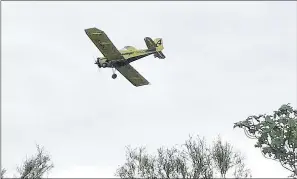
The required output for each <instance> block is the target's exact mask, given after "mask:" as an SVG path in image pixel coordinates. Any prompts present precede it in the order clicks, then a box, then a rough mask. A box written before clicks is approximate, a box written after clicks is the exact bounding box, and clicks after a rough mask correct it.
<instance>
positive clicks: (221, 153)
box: [212, 137, 251, 178]
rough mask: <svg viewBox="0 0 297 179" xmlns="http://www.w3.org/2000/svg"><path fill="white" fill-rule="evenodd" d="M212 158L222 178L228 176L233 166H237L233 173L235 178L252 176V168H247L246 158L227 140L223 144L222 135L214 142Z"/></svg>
mask: <svg viewBox="0 0 297 179" xmlns="http://www.w3.org/2000/svg"><path fill="white" fill-rule="evenodd" d="M212 158H213V162H214V165H215V167H216V168H217V170H218V171H219V173H220V174H221V177H222V178H226V174H227V172H228V171H229V170H230V169H231V168H233V167H234V168H235V171H234V174H233V175H234V177H235V178H247V177H251V174H250V170H248V169H246V168H245V164H244V163H243V160H244V158H243V157H242V156H241V154H240V153H239V152H235V151H234V150H233V147H232V145H231V144H230V143H228V142H225V144H223V142H222V140H221V138H220V137H219V138H218V139H217V140H216V141H215V142H214V145H213V147H212Z"/></svg>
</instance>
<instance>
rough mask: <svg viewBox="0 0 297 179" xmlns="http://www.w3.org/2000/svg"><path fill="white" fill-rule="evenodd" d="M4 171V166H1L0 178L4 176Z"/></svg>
mask: <svg viewBox="0 0 297 179" xmlns="http://www.w3.org/2000/svg"><path fill="white" fill-rule="evenodd" d="M5 172H6V170H5V168H1V179H2V178H4V174H5Z"/></svg>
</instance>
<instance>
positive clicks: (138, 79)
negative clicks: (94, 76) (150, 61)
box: [85, 28, 165, 87]
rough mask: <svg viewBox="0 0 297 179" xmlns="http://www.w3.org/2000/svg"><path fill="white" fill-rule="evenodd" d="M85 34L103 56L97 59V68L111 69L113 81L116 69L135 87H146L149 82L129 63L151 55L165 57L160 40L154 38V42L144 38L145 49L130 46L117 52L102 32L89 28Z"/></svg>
mask: <svg viewBox="0 0 297 179" xmlns="http://www.w3.org/2000/svg"><path fill="white" fill-rule="evenodd" d="M85 32H86V34H87V35H88V36H89V38H90V39H91V41H92V42H93V43H94V44H95V46H96V47H97V48H98V49H99V51H100V52H101V53H102V54H103V56H104V57H98V58H97V60H96V61H95V64H96V65H98V67H99V68H112V69H113V74H112V78H113V79H115V78H116V77H117V75H116V74H115V69H116V70H117V71H119V72H120V73H121V74H122V75H123V76H124V77H125V78H126V79H127V80H129V81H130V82H131V83H132V84H133V85H134V86H136V87H137V86H143V85H148V84H149V82H148V81H147V80H146V79H145V78H144V77H143V76H142V75H141V74H140V73H138V72H137V71H136V70H135V69H134V68H133V67H132V66H131V65H130V63H131V62H133V61H135V60H139V59H141V58H143V57H146V56H148V55H151V54H154V57H155V58H159V59H164V58H165V55H164V54H163V53H162V50H163V49H164V47H163V41H162V38H156V39H154V40H152V39H151V38H150V37H146V38H144V41H145V43H146V46H147V49H136V48H135V47H132V46H125V47H124V48H123V49H121V50H118V49H117V48H116V47H115V45H114V44H113V43H112V42H111V40H110V39H109V38H108V37H107V35H106V34H105V32H104V31H102V30H99V29H97V28H89V29H85Z"/></svg>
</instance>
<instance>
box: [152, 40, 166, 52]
mask: <svg viewBox="0 0 297 179" xmlns="http://www.w3.org/2000/svg"><path fill="white" fill-rule="evenodd" d="M154 42H155V44H156V48H157V51H162V50H163V49H164V47H163V40H162V38H156V39H154Z"/></svg>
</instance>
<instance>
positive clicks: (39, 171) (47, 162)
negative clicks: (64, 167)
mask: <svg viewBox="0 0 297 179" xmlns="http://www.w3.org/2000/svg"><path fill="white" fill-rule="evenodd" d="M36 147H37V154H36V155H35V156H32V157H31V158H29V159H26V160H25V161H24V163H23V165H21V166H20V167H18V168H17V171H18V173H19V175H20V178H36V179H38V178H41V177H42V176H43V175H44V174H45V173H46V172H49V171H50V170H51V169H52V168H53V167H54V165H53V164H52V162H51V158H50V156H49V155H48V154H46V153H45V152H44V148H43V147H42V148H40V146H39V145H37V146H36Z"/></svg>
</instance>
